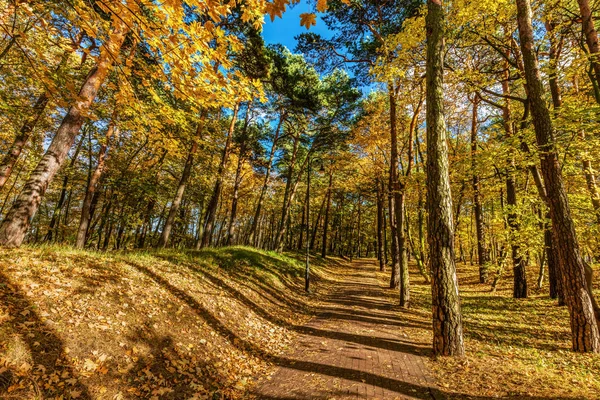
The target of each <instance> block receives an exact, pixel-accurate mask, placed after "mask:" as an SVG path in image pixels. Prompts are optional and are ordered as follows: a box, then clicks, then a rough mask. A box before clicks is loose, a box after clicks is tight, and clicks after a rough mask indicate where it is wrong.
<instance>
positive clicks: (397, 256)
mask: <svg viewBox="0 0 600 400" xmlns="http://www.w3.org/2000/svg"><path fill="white" fill-rule="evenodd" d="M387 89H388V97H389V103H390V147H391V153H390V184H389V189H390V200H389V202H390V227H391V230H392V274H391V276H390V288H392V289H395V288H398V287H400V302H401V303H403V302H404V300H405V299H404V294H405V292H404V285H400V283H401V275H402V274H401V269H402V268H403V262H405V261H406V252H404V254H402V253H403V251H404V244H403V243H401V236H402V237H403V235H402V230H403V228H402V225H401V223H402V221H403V220H404V217H403V216H402V214H403V212H404V210H403V208H404V202H402V194H401V193H400V184H399V182H398V133H397V131H396V93H395V88H394V84H393V82H391V81H390V82H388V85H387ZM401 208H402V209H401ZM402 306H404V304H402Z"/></svg>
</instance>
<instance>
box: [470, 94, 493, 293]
mask: <svg viewBox="0 0 600 400" xmlns="http://www.w3.org/2000/svg"><path fill="white" fill-rule="evenodd" d="M479 102H480V99H479V96H478V95H477V94H476V95H475V96H474V98H473V115H472V118H471V168H472V171H473V176H472V184H473V209H474V214H475V230H476V232H477V262H478V264H479V282H480V283H486V282H487V279H488V271H487V264H488V262H489V253H488V249H487V245H486V242H485V226H484V222H483V207H482V205H481V192H480V182H479V173H478V170H477V150H478V149H477V147H478V142H477V127H478V122H477V118H478V111H479Z"/></svg>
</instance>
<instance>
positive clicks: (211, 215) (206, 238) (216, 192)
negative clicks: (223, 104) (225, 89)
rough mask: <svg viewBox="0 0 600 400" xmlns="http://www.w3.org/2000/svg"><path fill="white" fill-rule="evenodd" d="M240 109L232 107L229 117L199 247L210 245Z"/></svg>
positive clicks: (237, 106)
mask: <svg viewBox="0 0 600 400" xmlns="http://www.w3.org/2000/svg"><path fill="white" fill-rule="evenodd" d="M239 108H240V105H239V103H236V105H235V106H234V107H233V115H232V116H231V123H230V124H229V130H228V131H227V139H226V140H225V148H224V149H223V155H222V157H221V163H220V164H219V169H218V171H217V181H216V182H215V187H214V189H213V193H212V196H211V198H210V201H209V202H208V207H207V209H206V218H205V220H204V232H203V234H202V245H201V247H207V246H209V245H210V242H211V239H212V235H213V231H214V228H215V227H214V224H215V218H216V214H217V209H218V208H219V198H220V197H221V190H222V189H223V178H224V176H225V169H226V168H227V161H228V160H229V153H230V151H231V140H232V139H233V132H234V129H235V123H236V121H237V115H238V110H239Z"/></svg>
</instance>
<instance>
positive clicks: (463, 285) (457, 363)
mask: <svg viewBox="0 0 600 400" xmlns="http://www.w3.org/2000/svg"><path fill="white" fill-rule="evenodd" d="M457 270H458V279H459V287H460V294H461V301H462V312H463V327H464V334H465V348H466V352H467V357H466V358H465V359H462V360H456V359H440V360H438V361H437V362H435V363H432V364H431V365H432V368H433V371H434V374H435V376H436V378H437V380H438V382H439V386H440V389H441V390H442V391H444V392H446V393H447V394H448V397H450V398H471V399H489V398H498V397H501V398H514V399H539V400H543V399H548V400H560V399H565V400H566V399H600V355H598V354H578V353H574V352H572V351H571V333H570V325H569V313H568V310H567V308H566V307H559V306H558V305H557V303H556V300H552V299H550V298H549V297H548V294H547V293H548V283H547V281H544V284H543V286H542V288H541V289H538V288H537V285H536V281H537V272H538V271H537V270H536V269H535V268H533V267H528V269H527V273H528V275H527V281H528V284H529V297H528V298H526V299H513V298H512V295H513V293H512V291H513V276H512V271H507V272H506V273H505V275H504V276H503V277H502V278H501V280H500V281H499V283H498V286H497V290H496V292H494V293H492V292H491V290H490V288H491V286H490V284H480V283H479V274H478V267H477V266H476V265H470V264H468V263H457ZM412 276H413V277H414V278H413V281H412V282H411V285H412V286H411V289H412V304H413V305H414V311H417V310H418V311H420V312H422V313H427V312H429V311H430V309H431V287H430V285H429V284H425V283H424V282H423V279H422V278H420V277H419V276H418V275H417V271H416V269H415V271H414V274H412ZM599 281H600V277H599V275H598V272H596V278H595V294H596V297H597V298H598V297H599V296H600V282H599Z"/></svg>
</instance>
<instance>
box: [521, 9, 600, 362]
mask: <svg viewBox="0 0 600 400" xmlns="http://www.w3.org/2000/svg"><path fill="white" fill-rule="evenodd" d="M516 3H517V22H518V26H519V37H520V39H521V51H522V53H523V59H524V64H525V79H526V81H527V86H528V88H529V101H530V105H531V114H532V119H533V125H534V128H535V133H536V141H537V145H538V148H539V153H540V159H541V167H542V174H543V177H544V183H545V187H546V192H547V195H548V200H549V203H550V216H551V218H552V229H553V230H554V232H555V237H556V239H557V243H556V244H557V246H558V256H559V261H560V268H561V275H562V283H563V290H564V292H565V296H566V303H567V306H568V307H569V313H570V316H571V333H572V344H573V350H574V351H579V352H596V353H597V352H600V333H599V332H598V322H597V321H596V317H595V315H594V309H593V304H592V300H591V297H590V296H591V295H592V293H590V292H588V290H587V287H586V280H585V268H584V263H583V259H582V258H581V254H580V251H579V242H578V240H577V235H576V233H575V226H574V223H573V219H572V217H571V210H570V207H569V202H568V199H567V193H566V191H565V187H564V184H563V180H562V174H561V169H560V163H559V160H558V154H557V151H556V148H555V144H554V140H555V138H554V136H555V133H554V127H553V126H552V120H551V118H550V112H549V111H548V108H547V106H546V103H545V100H544V87H543V84H542V80H541V77H540V70H539V66H538V61H537V59H536V53H535V51H534V36H533V28H532V22H531V14H532V12H531V5H530V3H529V0H516Z"/></svg>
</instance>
